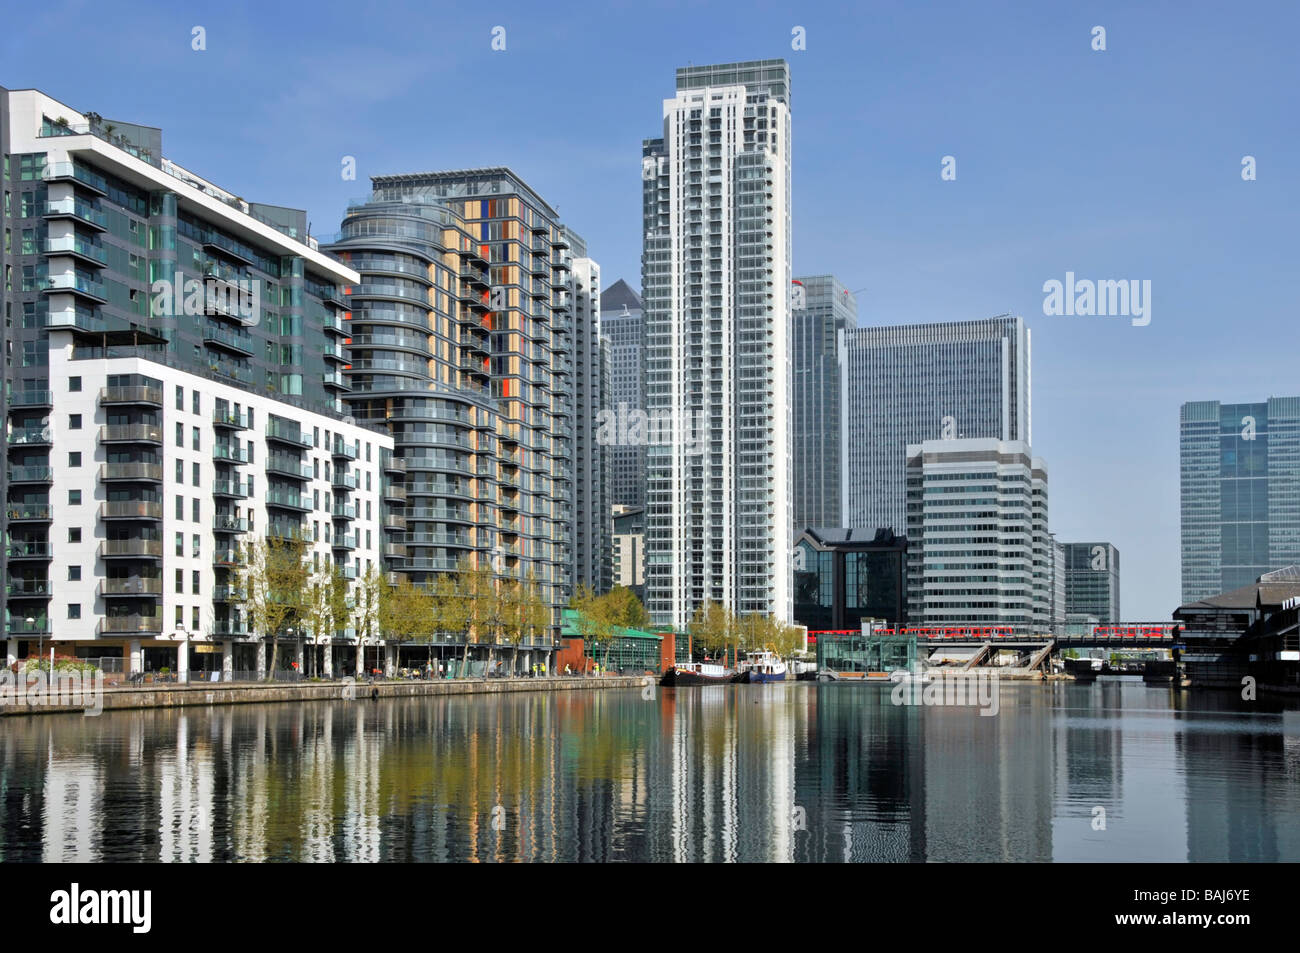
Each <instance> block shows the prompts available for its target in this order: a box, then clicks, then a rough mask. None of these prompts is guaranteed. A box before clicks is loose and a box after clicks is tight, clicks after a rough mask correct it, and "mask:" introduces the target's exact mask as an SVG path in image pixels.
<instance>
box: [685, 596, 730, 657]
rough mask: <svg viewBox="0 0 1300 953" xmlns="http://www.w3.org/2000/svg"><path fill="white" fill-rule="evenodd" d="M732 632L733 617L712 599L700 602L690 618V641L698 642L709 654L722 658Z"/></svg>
mask: <svg viewBox="0 0 1300 953" xmlns="http://www.w3.org/2000/svg"><path fill="white" fill-rule="evenodd" d="M734 633H735V619H734V617H733V616H732V614H731V612H730V611H729V610H728V609H727V607H726V606H724V605H722V604H720V603H717V602H713V601H712V600H710V601H708V602H705V603H702V604H701V605H700V606H699V607H698V608H697V609H696V610H695V615H694V616H692V618H691V622H690V634H691V641H692V642H697V643H699V644H700V645H701V646H703V647H704V649H705V651H707V652H708V653H709V654H710V655H714V656H722V657H723V658H724V660H725V656H726V651H727V646H728V645H730V644H731V642H732V640H733V638H734Z"/></svg>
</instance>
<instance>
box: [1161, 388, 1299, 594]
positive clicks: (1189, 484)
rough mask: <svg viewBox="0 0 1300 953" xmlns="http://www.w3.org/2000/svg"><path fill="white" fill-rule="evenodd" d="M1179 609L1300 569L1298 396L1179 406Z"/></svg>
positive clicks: (1200, 402)
mask: <svg viewBox="0 0 1300 953" xmlns="http://www.w3.org/2000/svg"><path fill="white" fill-rule="evenodd" d="M1179 458H1180V477H1181V484H1182V589H1183V602H1184V603H1188V602H1195V601H1197V600H1198V599H1204V598H1206V597H1207V596H1213V595H1218V594H1219V593H1222V592H1228V591H1230V590H1232V589H1237V588H1240V587H1242V586H1248V585H1250V584H1251V583H1253V582H1254V581H1255V580H1256V579H1258V578H1259V577H1260V576H1261V575H1263V574H1264V573H1266V572H1270V571H1272V570H1275V569H1281V568H1283V567H1284V566H1289V565H1294V564H1297V563H1300V397H1270V398H1269V399H1268V400H1267V401H1263V402H1260V403H1248V404H1221V403H1219V402H1218V401H1215V400H1203V401H1191V402H1188V403H1185V404H1183V406H1182V409H1181V412H1180V424H1179Z"/></svg>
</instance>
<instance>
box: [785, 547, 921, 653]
mask: <svg viewBox="0 0 1300 953" xmlns="http://www.w3.org/2000/svg"><path fill="white" fill-rule="evenodd" d="M906 563H907V539H906V538H905V537H902V536H896V535H895V534H894V533H892V532H891V531H890V530H887V529H884V530H876V531H874V532H868V531H864V530H857V529H831V528H827V527H813V528H810V529H807V530H805V531H804V532H803V533H801V534H800V536H799V539H798V541H797V542H796V543H795V547H794V593H795V595H794V620H795V623H796V624H798V625H805V626H807V627H808V629H809V630H810V631H817V630H827V629H860V628H861V626H862V622H863V620H864V619H878V620H881V621H883V622H885V623H887V624H888V625H890V626H901V625H905V624H906V623H907V575H906V569H907V565H906Z"/></svg>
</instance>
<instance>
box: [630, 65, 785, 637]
mask: <svg viewBox="0 0 1300 953" xmlns="http://www.w3.org/2000/svg"><path fill="white" fill-rule="evenodd" d="M790 161H791V124H790V74H789V66H788V65H787V64H786V63H785V61H784V60H763V61H757V62H748V63H730V64H723V65H716V66H699V67H686V68H682V69H679V70H678V71H677V93H676V95H675V96H673V97H672V98H671V99H666V100H664V102H663V137H662V138H659V139H650V140H646V141H645V142H644V144H643V149H642V184H643V197H644V198H643V214H644V226H645V235H644V242H645V244H644V252H643V255H642V287H643V297H644V320H645V374H646V384H645V386H646V404H647V407H646V411H647V414H648V417H649V419H650V420H651V421H661V422H666V423H667V424H668V426H667V427H661V428H660V431H659V434H658V435H657V436H658V439H652V440H650V441H649V445H648V446H647V448H646V467H647V486H646V608H647V609H648V610H649V613H650V617H651V619H652V620H653V621H654V622H656V623H661V624H662V623H667V624H671V625H672V626H674V627H675V628H677V629H678V630H679V631H680V630H681V629H683V628H684V627H685V626H686V625H688V624H689V622H690V620H691V617H692V615H693V614H694V612H695V610H696V608H697V607H698V606H700V605H701V604H703V603H704V602H706V601H715V602H719V603H722V604H723V605H726V606H727V607H729V608H731V609H732V610H734V611H737V612H760V613H764V614H769V615H773V616H776V617H777V618H779V619H782V620H785V621H789V620H790V619H791V613H792V602H791V585H792V583H791V578H792V577H791V547H792V545H793V539H792V538H791V534H792V507H791V493H792V463H791V435H790V418H791V364H790V354H791V323H790V301H789V293H790V287H791V285H790V279H791V277H792V273H791V234H790ZM665 431H667V432H666V433H665Z"/></svg>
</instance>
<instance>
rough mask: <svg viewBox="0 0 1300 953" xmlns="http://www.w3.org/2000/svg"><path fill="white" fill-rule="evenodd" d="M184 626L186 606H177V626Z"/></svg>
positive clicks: (181, 627)
mask: <svg viewBox="0 0 1300 953" xmlns="http://www.w3.org/2000/svg"><path fill="white" fill-rule="evenodd" d="M184 627H185V607H184V606H177V607H176V628H178V629H183V628H184Z"/></svg>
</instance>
